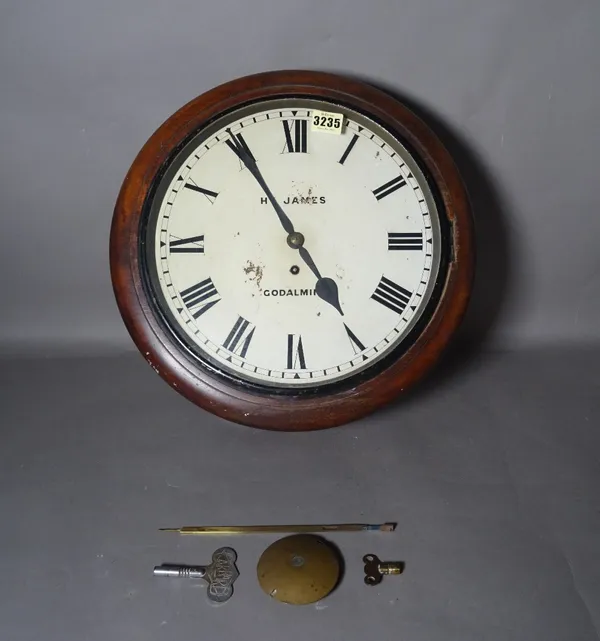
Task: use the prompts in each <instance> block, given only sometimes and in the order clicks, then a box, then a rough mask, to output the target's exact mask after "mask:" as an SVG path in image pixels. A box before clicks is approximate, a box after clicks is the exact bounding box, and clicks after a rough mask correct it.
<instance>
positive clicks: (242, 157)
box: [225, 129, 256, 169]
mask: <svg viewBox="0 0 600 641" xmlns="http://www.w3.org/2000/svg"><path fill="white" fill-rule="evenodd" d="M227 132H228V133H229V134H230V136H231V137H232V140H230V139H228V140H226V141H225V144H226V145H227V146H228V147H229V149H231V151H233V153H234V154H235V155H236V156H237V157H238V159H239V161H240V164H241V166H242V169H243V168H244V167H245V166H246V162H247V161H248V160H250V161H251V162H256V158H254V156H253V155H252V152H251V151H250V148H249V147H248V144H247V143H246V140H245V139H244V136H242V134H233V133H231V129H228V130H227Z"/></svg>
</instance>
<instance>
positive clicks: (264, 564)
mask: <svg viewBox="0 0 600 641" xmlns="http://www.w3.org/2000/svg"><path fill="white" fill-rule="evenodd" d="M257 574H258V582H259V583H260V587H261V588H262V589H263V590H264V591H265V592H266V593H267V594H268V595H269V596H271V597H273V598H274V599H277V600H278V601H282V602H283V603H291V604H294V605H305V604H307V603H314V602H315V601H319V599H322V598H324V597H326V596H327V595H328V594H329V593H330V592H331V591H332V590H333V588H335V586H336V584H337V582H338V580H339V577H340V560H339V556H338V554H337V553H336V551H335V550H334V548H333V547H332V546H331V545H330V544H329V543H328V542H327V541H325V539H322V538H321V537H319V536H314V535H311V534H294V535H293V536H286V537H284V538H283V539H279V540H278V541H275V543H273V544H272V545H270V546H269V547H268V548H267V549H266V550H265V551H264V552H263V553H262V555H261V557H260V559H259V561H258V566H257Z"/></svg>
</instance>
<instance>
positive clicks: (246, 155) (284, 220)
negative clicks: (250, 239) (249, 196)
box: [225, 129, 294, 234]
mask: <svg viewBox="0 0 600 641" xmlns="http://www.w3.org/2000/svg"><path fill="white" fill-rule="evenodd" d="M227 132H228V133H229V135H230V136H231V140H226V141H225V143H226V144H227V145H228V146H229V148H230V149H231V150H232V151H233V152H234V153H235V154H236V155H237V157H238V158H239V159H240V160H241V161H242V162H243V163H244V165H245V166H246V168H247V169H248V171H249V172H250V173H251V174H252V175H253V176H254V178H256V181H257V182H258V184H259V185H260V186H261V187H262V189H263V191H264V192H265V194H266V196H267V198H268V199H269V201H270V202H271V205H273V208H274V209H275V212H276V213H277V216H278V218H279V222H280V223H281V225H282V227H283V228H284V230H285V231H286V232H287V233H288V234H293V233H294V225H293V224H292V221H291V220H290V219H289V218H288V217H287V215H286V213H285V212H284V211H283V209H282V208H281V206H280V204H279V203H278V202H277V200H276V199H275V196H273V192H272V191H271V190H270V189H269V187H268V185H267V183H266V181H265V179H264V178H263V176H262V174H261V173H260V169H259V168H258V165H257V164H256V160H255V159H254V156H253V155H252V154H251V152H250V150H249V149H248V148H247V147H246V145H245V143H243V142H242V141H241V140H240V139H239V138H238V136H235V135H234V134H233V133H232V132H231V130H230V129H228V130H227ZM242 140H243V139H242Z"/></svg>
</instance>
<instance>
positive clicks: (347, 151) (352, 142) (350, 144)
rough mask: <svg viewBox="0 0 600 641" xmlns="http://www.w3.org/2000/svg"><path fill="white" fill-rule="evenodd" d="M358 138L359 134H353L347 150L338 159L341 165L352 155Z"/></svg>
mask: <svg viewBox="0 0 600 641" xmlns="http://www.w3.org/2000/svg"><path fill="white" fill-rule="evenodd" d="M357 140H358V134H354V136H352V140H351V141H350V142H349V143H348V146H347V147H346V151H344V153H343V154H342V157H341V158H340V159H339V160H338V162H339V163H340V165H343V164H344V163H345V162H346V158H348V156H349V155H350V152H351V151H352V149H353V148H354V145H355V144H356V141H357Z"/></svg>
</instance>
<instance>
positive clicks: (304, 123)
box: [283, 120, 308, 154]
mask: <svg viewBox="0 0 600 641" xmlns="http://www.w3.org/2000/svg"><path fill="white" fill-rule="evenodd" d="M307 128H308V120H284V121H283V131H284V133H285V147H284V151H286V150H287V152H288V153H290V154H293V153H300V154H305V153H306V132H307Z"/></svg>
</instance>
